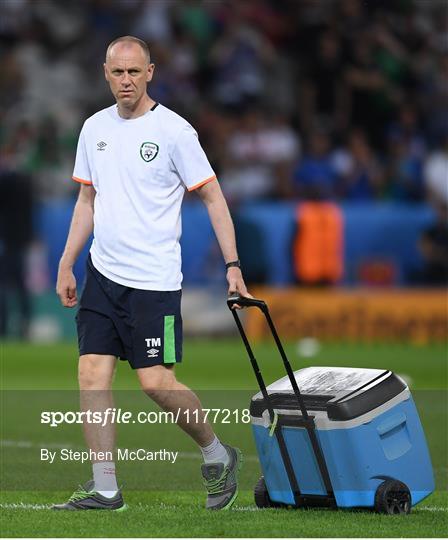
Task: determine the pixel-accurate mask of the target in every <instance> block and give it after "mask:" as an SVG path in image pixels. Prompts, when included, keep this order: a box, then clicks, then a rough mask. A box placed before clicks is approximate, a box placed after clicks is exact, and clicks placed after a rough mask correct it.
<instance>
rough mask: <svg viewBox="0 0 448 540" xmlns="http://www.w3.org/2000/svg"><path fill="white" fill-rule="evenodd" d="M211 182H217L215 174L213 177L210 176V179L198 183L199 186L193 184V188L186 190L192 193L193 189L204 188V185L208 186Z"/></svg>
mask: <svg viewBox="0 0 448 540" xmlns="http://www.w3.org/2000/svg"><path fill="white" fill-rule="evenodd" d="M213 180H217V178H216V175H215V174H214V175H213V176H210V178H207V179H206V180H203V181H202V182H199V184H195V185H194V186H192V187H190V188H188V191H194V190H195V189H198V188H200V187H201V186H205V184H208V183H209V182H212V181H213Z"/></svg>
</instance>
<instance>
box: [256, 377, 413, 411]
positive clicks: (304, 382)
mask: <svg viewBox="0 0 448 540" xmlns="http://www.w3.org/2000/svg"><path fill="white" fill-rule="evenodd" d="M294 377H295V379H296V382H297V386H298V387H299V390H300V392H301V394H302V396H303V398H304V402H305V405H306V407H307V409H308V410H310V411H313V410H314V411H319V410H324V411H326V412H327V415H328V418H329V419H331V420H350V419H352V418H357V417H358V416H361V415H363V414H366V413H368V412H370V411H372V410H373V409H376V408H377V407H379V406H380V405H383V404H384V403H386V402H387V401H389V400H391V399H392V398H394V397H395V396H397V395H398V394H400V393H401V392H403V390H405V389H407V386H406V384H405V383H404V382H403V380H402V379H400V378H399V377H397V375H395V373H393V372H392V371H389V370H383V369H361V368H345V367H308V368H304V369H299V370H298V371H295V372H294ZM267 391H268V394H269V396H270V398H271V403H272V405H273V407H274V408H276V409H286V410H287V409H291V410H295V409H299V404H298V401H297V398H296V396H295V395H294V392H293V390H292V387H291V382H290V380H289V378H288V377H287V376H285V377H283V378H281V379H279V380H278V381H275V382H273V383H272V384H270V385H269V386H268V387H267ZM266 408H267V407H266V404H265V402H264V398H263V395H262V393H261V392H258V393H257V394H256V395H255V396H254V397H253V398H252V402H251V407H250V412H251V415H252V416H255V417H261V415H262V414H263V411H264V410H265V409H266Z"/></svg>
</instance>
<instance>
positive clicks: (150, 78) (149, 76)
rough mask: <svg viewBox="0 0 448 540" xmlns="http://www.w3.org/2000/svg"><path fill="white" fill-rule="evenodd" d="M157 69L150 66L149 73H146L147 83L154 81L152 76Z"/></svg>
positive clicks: (152, 65)
mask: <svg viewBox="0 0 448 540" xmlns="http://www.w3.org/2000/svg"><path fill="white" fill-rule="evenodd" d="M155 67H156V66H155V65H154V64H149V66H148V71H147V72H146V82H150V81H151V80H152V76H153V75H154V69H155Z"/></svg>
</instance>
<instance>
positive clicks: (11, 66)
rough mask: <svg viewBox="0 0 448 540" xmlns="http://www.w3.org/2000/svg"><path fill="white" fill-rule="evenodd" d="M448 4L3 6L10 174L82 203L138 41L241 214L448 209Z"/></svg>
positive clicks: (1, 91) (293, 0) (0, 157)
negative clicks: (320, 205) (256, 204)
mask: <svg viewBox="0 0 448 540" xmlns="http://www.w3.org/2000/svg"><path fill="white" fill-rule="evenodd" d="M447 31H448V17H447V4H446V1H445V0H364V1H362V0H210V1H207V0H65V1H64V2H60V1H57V0H2V16H1V17H0V49H1V55H2V66H3V76H2V77H1V79H0V102H1V104H2V109H1V112H0V142H1V152H0V174H2V175H3V174H4V173H5V171H8V174H9V173H11V171H19V172H20V173H22V174H28V175H29V181H30V182H32V184H33V186H34V190H33V191H34V193H35V194H36V196H37V197H39V198H60V197H64V196H72V195H73V194H74V193H75V191H76V190H77V186H76V185H73V183H72V182H70V181H69V178H70V176H71V172H72V167H73V161H74V153H75V148H76V141H77V136H78V133H79V130H80V127H81V125H82V123H83V121H84V119H85V118H86V117H87V116H89V115H90V114H93V113H94V112H96V111H97V110H98V109H100V108H103V107H106V106H108V105H110V104H111V103H112V97H111V95H110V93H109V90H108V87H107V85H106V83H105V81H104V79H103V74H102V62H103V60H104V53H105V48H106V46H107V44H108V43H109V42H110V41H111V40H112V39H114V38H115V37H117V36H120V35H126V34H132V35H136V36H138V37H140V38H142V39H144V40H145V41H147V42H148V44H149V45H150V49H151V54H152V61H153V62H154V63H155V65H156V71H155V76H154V80H153V82H152V83H151V85H150V89H149V93H150V95H151V96H152V97H153V98H154V99H156V100H157V101H160V102H162V103H163V104H164V105H166V106H168V107H170V108H173V109H174V110H176V111H177V112H178V113H180V114H181V115H183V116H185V117H186V118H187V119H188V120H189V121H190V122H191V123H192V124H193V125H194V126H195V127H196V129H197V130H198V132H199V135H200V139H201V142H202V144H203V146H204V148H205V150H206V152H207V154H208V156H209V158H210V160H211V162H212V164H213V166H214V168H215V170H216V171H217V173H218V176H219V179H220V182H221V185H222V187H223V190H224V191H225V192H226V195H227V197H228V199H229V200H230V202H231V203H235V204H237V203H239V202H243V201H245V200H248V199H250V200H257V199H291V198H292V199H296V198H307V199H309V198H313V199H316V198H317V199H330V200H339V201H341V200H342V201H344V200H348V201H366V200H368V201H369V200H384V199H389V200H396V201H404V202H418V201H423V200H425V198H426V197H427V195H428V193H430V194H431V196H432V197H435V198H436V199H438V200H441V201H444V202H446V200H447V187H446V183H447V170H448V37H447V36H448V34H447Z"/></svg>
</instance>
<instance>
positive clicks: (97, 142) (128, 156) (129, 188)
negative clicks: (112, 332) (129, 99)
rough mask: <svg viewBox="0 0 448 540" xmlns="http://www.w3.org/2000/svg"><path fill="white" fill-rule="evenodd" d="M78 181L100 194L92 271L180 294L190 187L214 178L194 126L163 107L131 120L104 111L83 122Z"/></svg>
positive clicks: (114, 111) (131, 284) (118, 280)
mask: <svg viewBox="0 0 448 540" xmlns="http://www.w3.org/2000/svg"><path fill="white" fill-rule="evenodd" d="M73 179H74V180H76V181H77V182H81V183H83V184H89V185H93V187H94V188H95V191H96V197H95V206H94V231H93V233H94V240H93V243H92V247H91V249H90V253H91V256H92V262H93V265H94V266H95V268H96V269H97V270H98V271H99V272H100V273H101V274H103V275H104V276H106V277H107V278H109V279H111V280H112V281H115V282H116V283H120V284H121V285H126V286H128V287H133V288H135V289H147V290H156V291H173V290H178V289H180V286H181V282H182V273H181V252H180V244H179V239H180V236H181V213H180V211H181V204H182V199H183V196H184V193H185V188H186V189H188V190H189V191H192V190H194V189H196V188H198V187H200V186H202V185H204V184H206V183H207V182H211V181H212V180H216V176H215V173H214V172H213V169H212V168H211V166H210V163H209V162H208V159H207V157H206V155H205V153H204V150H203V149H202V147H201V145H200V144H199V140H198V136H197V133H196V131H195V130H194V129H193V127H192V126H191V125H190V124H189V123H188V122H187V121H186V120H184V119H183V118H182V117H181V116H179V115H178V114H176V113H175V112H173V111H171V110H170V109H167V108H166V107H164V106H163V105H160V104H156V105H155V106H154V107H153V108H152V110H150V111H148V112H147V113H146V114H145V115H143V116H140V117H139V118H135V119H130V120H125V119H123V118H121V117H120V116H119V114H118V111H117V106H116V105H113V106H112V107H108V108H107V109H103V110H102V111H99V112H97V113H96V114H94V115H93V116H91V117H90V118H88V119H87V120H86V121H85V123H84V126H83V128H82V130H81V134H80V136H79V141H78V149H77V152H76V162H75V169H74V172H73Z"/></svg>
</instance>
